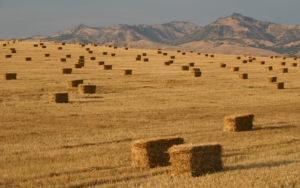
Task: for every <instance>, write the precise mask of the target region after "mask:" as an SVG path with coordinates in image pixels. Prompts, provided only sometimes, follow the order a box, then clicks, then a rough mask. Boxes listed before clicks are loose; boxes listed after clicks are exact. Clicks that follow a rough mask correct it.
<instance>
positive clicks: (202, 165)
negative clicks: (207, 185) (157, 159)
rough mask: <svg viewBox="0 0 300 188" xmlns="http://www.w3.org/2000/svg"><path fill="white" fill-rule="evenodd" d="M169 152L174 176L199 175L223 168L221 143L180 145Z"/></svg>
mask: <svg viewBox="0 0 300 188" xmlns="http://www.w3.org/2000/svg"><path fill="white" fill-rule="evenodd" d="M168 152H169V154H170V162H171V164H172V167H171V169H172V170H171V172H172V175H173V176H191V177H197V176H201V175H204V174H207V173H213V172H217V171H221V170H223V163H222V146H221V145H219V144H197V145H178V146H173V147H171V148H170V149H169V150H168Z"/></svg>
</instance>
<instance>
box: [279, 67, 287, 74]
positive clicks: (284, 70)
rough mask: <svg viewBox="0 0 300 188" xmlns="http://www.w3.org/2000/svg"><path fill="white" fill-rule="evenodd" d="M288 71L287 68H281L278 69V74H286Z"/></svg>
mask: <svg viewBox="0 0 300 188" xmlns="http://www.w3.org/2000/svg"><path fill="white" fill-rule="evenodd" d="M288 71H289V69H288V68H281V69H279V72H281V73H288Z"/></svg>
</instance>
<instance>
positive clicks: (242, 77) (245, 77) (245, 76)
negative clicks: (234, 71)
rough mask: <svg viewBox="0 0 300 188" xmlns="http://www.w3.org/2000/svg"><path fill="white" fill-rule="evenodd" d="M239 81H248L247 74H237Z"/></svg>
mask: <svg viewBox="0 0 300 188" xmlns="http://www.w3.org/2000/svg"><path fill="white" fill-rule="evenodd" d="M239 79H248V74H247V73H241V74H239Z"/></svg>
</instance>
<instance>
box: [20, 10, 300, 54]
mask: <svg viewBox="0 0 300 188" xmlns="http://www.w3.org/2000/svg"><path fill="white" fill-rule="evenodd" d="M37 39H39V40H45V41H58V42H68V43H76V42H81V43H95V44H98V45H101V44H113V45H116V46H128V47H136V48H150V49H151V48H153V49H154V48H157V47H162V48H164V49H184V50H198V51H199V50H201V51H206V52H221V53H242V52H245V51H246V52H249V53H250V52H253V53H256V54H260V55H264V54H272V53H273V54H285V55H298V53H299V52H300V25H284V24H276V23H271V22H266V21H259V20H256V19H253V18H250V17H246V16H243V15H241V14H238V13H234V14H232V15H231V16H228V17H224V18H219V19H217V20H216V21H215V22H213V23H211V24H209V25H207V26H205V27H201V26H198V25H196V24H193V23H190V22H179V21H173V22H170V23H165V24H155V25H142V24H138V25H122V24H120V25H115V26H111V27H88V26H86V25H84V24H80V25H78V26H76V27H74V28H72V29H69V30H64V31H60V32H57V33H54V34H51V35H48V36H33V37H24V38H23V40H37Z"/></svg>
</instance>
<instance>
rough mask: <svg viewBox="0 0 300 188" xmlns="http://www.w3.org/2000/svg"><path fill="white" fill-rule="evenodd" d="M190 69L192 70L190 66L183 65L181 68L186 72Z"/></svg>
mask: <svg viewBox="0 0 300 188" xmlns="http://www.w3.org/2000/svg"><path fill="white" fill-rule="evenodd" d="M189 68H190V67H189V66H186V65H183V66H181V67H180V69H181V70H184V71H187V70H189Z"/></svg>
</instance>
